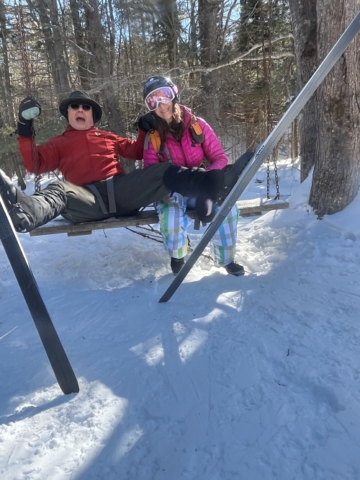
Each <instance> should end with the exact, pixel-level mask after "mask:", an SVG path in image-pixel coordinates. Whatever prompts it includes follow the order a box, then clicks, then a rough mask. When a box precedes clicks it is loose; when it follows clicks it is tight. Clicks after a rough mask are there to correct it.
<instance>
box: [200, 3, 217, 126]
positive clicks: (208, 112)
mask: <svg viewBox="0 0 360 480" xmlns="http://www.w3.org/2000/svg"><path fill="white" fill-rule="evenodd" d="M220 3H221V2H220V1H219V0H198V5H199V8H198V12H199V32H200V46H201V55H200V57H201V63H202V66H203V67H212V66H215V65H216V64H217V63H218V48H217V46H218V45H217V44H218V38H217V19H218V17H217V14H218V11H219V4H220ZM218 76H219V72H218V71H217V70H214V71H212V72H211V71H210V72H207V73H203V74H202V75H201V84H202V87H203V109H202V110H203V111H204V117H205V119H206V121H207V122H209V124H210V125H211V126H212V128H213V129H214V130H215V132H217V133H218V134H219V133H220V132H219V129H220V120H219V118H220V115H219V113H220V112H219V110H220V99H219V92H218V85H219V82H218Z"/></svg>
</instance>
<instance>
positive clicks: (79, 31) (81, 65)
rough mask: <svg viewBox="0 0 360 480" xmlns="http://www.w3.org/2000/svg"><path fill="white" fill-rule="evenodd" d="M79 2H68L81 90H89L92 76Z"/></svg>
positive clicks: (72, 0) (76, 0)
mask: <svg viewBox="0 0 360 480" xmlns="http://www.w3.org/2000/svg"><path fill="white" fill-rule="evenodd" d="M80 5H81V0H70V11H71V18H72V22H73V25H74V35H75V43H76V46H77V49H76V56H77V67H78V75H79V79H80V85H81V89H82V90H85V91H86V90H90V85H91V78H92V77H93V74H92V73H91V72H90V70H89V56H90V53H89V52H87V51H86V47H87V46H86V40H85V38H86V32H85V28H84V26H83V25H82V22H81V17H80V13H79V10H80Z"/></svg>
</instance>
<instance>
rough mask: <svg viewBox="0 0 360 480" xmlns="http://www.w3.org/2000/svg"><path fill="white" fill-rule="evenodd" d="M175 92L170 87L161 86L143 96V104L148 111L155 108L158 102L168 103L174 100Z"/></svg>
mask: <svg viewBox="0 0 360 480" xmlns="http://www.w3.org/2000/svg"><path fill="white" fill-rule="evenodd" d="M174 98H175V93H174V92H173V89H172V88H170V87H161V88H157V89H156V90H153V91H152V92H150V93H149V95H147V97H146V98H145V105H146V106H147V108H148V109H149V110H150V111H153V110H156V109H157V108H158V107H159V105H160V103H170V102H172V101H173V100H174Z"/></svg>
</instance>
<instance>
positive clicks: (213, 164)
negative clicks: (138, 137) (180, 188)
mask: <svg viewBox="0 0 360 480" xmlns="http://www.w3.org/2000/svg"><path fill="white" fill-rule="evenodd" d="M180 108H181V112H182V118H183V120H184V123H185V130H184V135H183V137H182V139H181V142H180V143H179V142H178V141H177V140H175V138H174V137H173V136H172V135H171V134H169V136H168V138H167V139H166V140H165V142H164V145H165V146H166V147H167V149H168V150H169V152H170V155H171V159H172V163H173V165H178V166H180V167H188V168H192V167H200V165H201V162H202V161H203V160H204V159H206V160H207V161H208V163H209V165H208V166H207V167H206V170H214V169H222V168H224V167H225V166H226V165H227V164H228V158H227V156H226V154H225V152H224V149H223V148H222V146H221V144H220V142H219V140H218V138H217V136H216V135H215V133H214V131H213V129H212V128H211V127H210V125H209V124H208V123H206V122H205V120H203V119H202V118H199V117H197V121H198V123H199V125H201V128H202V130H203V133H204V142H203V143H202V144H201V145H200V144H198V143H196V144H193V143H194V142H193V139H192V136H191V132H190V130H189V127H190V125H191V122H192V118H193V117H192V114H191V110H190V109H189V108H187V107H184V106H183V105H180ZM146 143H147V145H146ZM160 161H161V159H160V158H159V156H158V155H157V152H155V150H154V147H153V145H152V143H151V141H149V142H145V147H144V166H145V167H148V166H149V165H153V164H154V163H159V162H160ZM164 161H168V159H167V158H166V155H165V158H164Z"/></svg>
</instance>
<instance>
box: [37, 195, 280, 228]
mask: <svg viewBox="0 0 360 480" xmlns="http://www.w3.org/2000/svg"><path fill="white" fill-rule="evenodd" d="M237 206H238V207H239V209H240V215H241V216H243V217H248V216H252V215H261V214H262V212H268V211H270V210H282V209H284V208H289V203H288V202H286V201H282V200H263V199H261V198H255V199H251V200H239V201H238V202H237ZM188 215H189V216H190V217H191V218H194V213H193V212H188ZM155 223H158V216H157V214H156V211H155V210H154V209H149V210H143V211H141V212H139V213H138V214H137V215H134V216H130V217H119V218H114V217H112V218H108V219H106V220H99V221H97V222H87V223H76V224H72V223H70V222H68V221H67V220H65V219H64V218H62V217H58V218H56V219H55V220H52V221H51V222H49V223H47V224H46V225H43V226H42V227H38V228H36V229H35V230H32V231H31V232H30V236H31V237H37V236H41V235H52V234H58V233H67V235H68V236H69V237H74V236H79V235H90V234H91V233H92V232H93V231H94V230H105V229H109V228H120V227H136V226H140V225H152V224H155Z"/></svg>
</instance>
